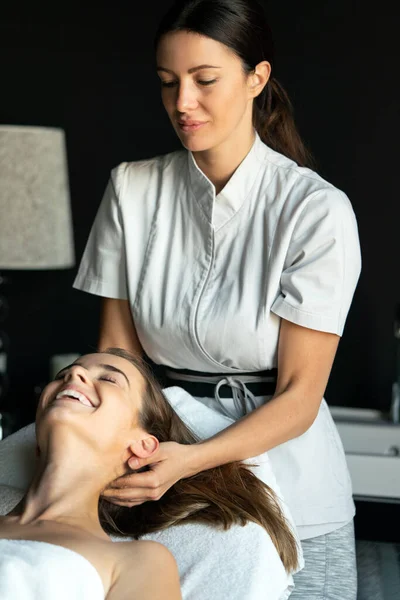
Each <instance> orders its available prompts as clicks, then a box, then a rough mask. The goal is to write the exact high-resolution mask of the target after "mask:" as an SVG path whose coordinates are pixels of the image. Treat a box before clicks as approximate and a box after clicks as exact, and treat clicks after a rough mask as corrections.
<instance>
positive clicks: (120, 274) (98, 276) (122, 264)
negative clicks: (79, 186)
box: [73, 164, 128, 300]
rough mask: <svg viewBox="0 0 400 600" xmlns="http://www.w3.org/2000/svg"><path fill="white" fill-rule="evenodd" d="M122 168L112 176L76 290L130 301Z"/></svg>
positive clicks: (79, 270) (95, 222)
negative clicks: (122, 212) (122, 206)
mask: <svg viewBox="0 0 400 600" xmlns="http://www.w3.org/2000/svg"><path fill="white" fill-rule="evenodd" d="M124 168H125V166H124V164H121V165H120V166H119V167H117V168H116V169H113V171H112V172H111V177H110V180H109V182H108V184H107V187H106V190H105V192H104V195H103V199H102V201H101V204H100V207H99V209H98V211H97V215H96V218H95V220H94V223H93V226H92V229H91V231H90V235H89V238H88V241H87V244H86V248H85V251H84V253H83V256H82V259H81V263H80V266H79V269H78V273H77V276H76V278H75V281H74V284H73V287H75V288H77V289H80V290H83V291H85V292H89V293H91V294H96V295H98V296H104V297H107V298H119V299H121V300H126V299H127V298H128V292H127V281H126V258H125V243H124V230H123V224H122V218H121V211H120V205H119V200H118V197H119V194H120V186H121V180H122V177H123V172H124Z"/></svg>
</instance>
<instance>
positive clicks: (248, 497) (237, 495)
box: [99, 348, 298, 572]
mask: <svg viewBox="0 0 400 600" xmlns="http://www.w3.org/2000/svg"><path fill="white" fill-rule="evenodd" d="M104 352H106V353H109V354H113V355H114V356H120V357H121V358H125V359H126V360H129V361H130V362H131V363H132V364H133V365H134V366H135V367H136V368H137V369H138V371H139V372H140V373H141V375H142V376H143V378H144V380H145V382H146V386H145V391H144V395H143V398H142V409H141V413H140V415H139V422H140V425H141V427H143V429H144V430H145V431H147V432H148V433H150V434H151V435H154V436H155V437H156V438H157V439H158V440H159V441H160V442H167V441H174V442H178V443H179V444H194V443H196V442H198V441H199V440H198V438H197V437H196V436H195V435H194V434H193V433H192V432H191V431H190V429H189V428H188V427H187V426H186V424H185V423H184V422H183V421H182V420H181V419H180V417H179V416H178V415H177V413H176V412H175V411H174V410H173V408H172V407H171V405H170V404H169V402H168V401H167V400H166V398H165V396H164V394H163V392H162V390H161V387H160V386H159V384H158V382H157V381H156V379H155V377H154V375H153V374H152V372H151V371H150V369H149V367H148V365H147V364H146V363H145V362H144V361H143V360H142V359H141V358H139V357H137V356H133V355H132V354H130V353H129V352H127V351H125V350H122V349H119V348H108V349H107V350H105V351H104ZM99 516H100V522H101V524H102V527H103V529H104V530H105V531H106V532H107V533H109V534H112V535H122V536H132V537H135V538H139V537H141V536H142V535H144V534H146V533H152V532H155V531H160V530H162V529H166V528H167V527H171V526H173V525H179V524H182V523H189V522H192V523H193V522H197V523H205V524H208V525H212V526H215V527H219V528H221V529H225V530H226V529H228V528H229V527H231V526H232V525H245V524H246V523H248V522H250V521H252V522H253V523H257V524H258V525H260V526H261V527H263V528H264V529H266V531H267V532H268V533H269V535H270V537H271V539H272V542H273V543H274V545H275V547H276V549H277V551H278V553H279V556H280V558H281V560H282V562H283V565H284V566H285V569H286V570H287V571H288V572H289V571H292V570H293V569H294V568H295V567H296V566H297V563H298V548H297V544H296V539H295V537H294V535H293V532H292V530H291V528H290V525H289V524H288V522H287V521H286V519H285V516H284V514H283V513H282V510H281V508H280V505H279V502H278V501H277V498H276V496H275V493H274V491H273V490H272V489H271V488H270V487H269V486H267V485H266V484H265V483H263V482H262V481H261V480H260V479H258V477H256V475H255V474H254V473H253V472H252V471H251V468H250V467H249V466H248V465H246V464H244V463H242V462H233V463H229V464H226V465H221V466H219V467H215V468H212V469H208V470H207V471H202V472H200V473H197V474H196V475H193V476H191V477H188V478H186V479H181V480H180V481H178V482H177V483H175V485H173V486H172V487H171V488H170V489H169V490H168V491H167V492H166V493H165V494H164V495H163V496H162V497H161V498H160V499H159V500H157V501H149V502H144V503H143V504H140V505H139V506H133V507H132V508H127V507H120V506H116V505H114V504H112V503H110V502H108V501H107V500H105V499H104V498H100V501H99Z"/></svg>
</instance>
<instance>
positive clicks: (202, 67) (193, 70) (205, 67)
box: [157, 65, 222, 75]
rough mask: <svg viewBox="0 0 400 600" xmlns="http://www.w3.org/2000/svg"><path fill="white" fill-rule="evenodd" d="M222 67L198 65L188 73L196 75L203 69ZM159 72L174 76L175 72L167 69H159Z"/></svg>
mask: <svg viewBox="0 0 400 600" xmlns="http://www.w3.org/2000/svg"><path fill="white" fill-rule="evenodd" d="M221 68H222V67H216V66H214V65H198V66H197V67H192V68H191V69H188V73H195V72H196V71H200V70H201V69H221ZM157 71H165V72H166V73H171V74H172V75H174V72H173V71H171V70H170V69H166V68H165V67H157Z"/></svg>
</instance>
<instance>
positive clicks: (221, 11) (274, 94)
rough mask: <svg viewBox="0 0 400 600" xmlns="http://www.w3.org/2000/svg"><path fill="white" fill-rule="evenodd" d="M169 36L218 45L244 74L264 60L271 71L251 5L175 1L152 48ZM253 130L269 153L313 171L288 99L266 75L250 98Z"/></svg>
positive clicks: (266, 36)
mask: <svg viewBox="0 0 400 600" xmlns="http://www.w3.org/2000/svg"><path fill="white" fill-rule="evenodd" d="M175 31H191V32H194V33H198V34H200V35H204V36H206V37H209V38H212V39H213V40H216V41H217V42H220V43H221V44H224V45H225V46H227V47H228V48H230V49H231V50H233V52H235V54H236V55H237V56H239V58H240V59H241V60H242V63H243V67H244V69H245V71H246V72H247V73H251V72H252V71H253V70H254V69H255V67H256V65H257V64H258V63H260V62H262V61H264V60H266V61H268V62H269V63H270V64H271V67H272V73H273V71H274V58H273V43H272V35H271V30H270V27H269V25H268V22H267V19H266V16H265V13H264V10H263V8H262V7H261V6H260V4H259V3H258V2H257V1H256V0H176V2H175V3H174V4H173V5H172V7H171V8H170V9H169V10H168V12H167V13H166V14H165V15H164V17H163V19H162V21H161V23H160V25H159V28H158V30H157V33H156V36H155V47H156V48H157V46H158V43H159V41H160V39H161V38H162V36H164V35H165V34H167V33H171V32H175ZM253 124H254V127H255V129H256V131H257V132H258V134H259V135H260V137H261V139H262V140H263V141H264V142H265V143H266V144H267V145H268V146H270V147H271V148H272V149H273V150H276V151H277V152H280V153H282V154H284V155H285V156H287V157H288V158H291V159H292V160H294V161H295V162H296V163H297V164H299V165H301V166H313V160H312V157H311V154H310V153H309V151H308V150H307V149H306V147H305V145H304V143H303V141H302V139H301V137H300V134H299V132H298V131H297V128H296V125H295V122H294V117H293V108H292V104H291V102H290V100H289V97H288V95H287V93H286V92H285V90H284V88H283V87H282V86H281V84H280V83H279V82H278V81H277V79H276V78H275V77H274V76H273V75H272V74H271V77H270V79H269V81H268V83H267V84H266V86H265V87H264V89H263V91H262V92H261V94H260V95H259V96H257V98H255V101H254V104H253Z"/></svg>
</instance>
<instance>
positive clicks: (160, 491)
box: [103, 442, 197, 507]
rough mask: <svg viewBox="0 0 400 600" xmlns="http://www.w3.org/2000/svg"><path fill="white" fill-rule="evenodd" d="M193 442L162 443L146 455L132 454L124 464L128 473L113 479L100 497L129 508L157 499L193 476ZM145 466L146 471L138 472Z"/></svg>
mask: <svg viewBox="0 0 400 600" xmlns="http://www.w3.org/2000/svg"><path fill="white" fill-rule="evenodd" d="M196 447H197V444H193V445H184V444H178V443H176V442H163V443H161V444H160V446H159V449H158V450H157V451H156V452H155V453H154V454H152V455H151V457H149V458H138V457H132V458H131V459H130V460H129V462H128V464H129V467H130V468H131V469H132V471H133V472H132V474H127V475H123V476H122V477H119V478H118V479H116V480H115V481H113V482H112V483H111V484H110V485H109V487H108V488H107V489H105V490H104V492H103V497H104V498H105V499H106V500H107V501H109V502H112V503H113V504H117V505H118V506H127V507H132V506H136V505H138V504H142V503H143V502H147V501H149V500H153V501H155V500H159V499H160V498H161V496H163V495H164V494H165V492H166V491H167V490H169V488H171V487H172V486H173V485H174V484H175V483H176V482H177V481H179V480H180V479H185V478H186V477H190V476H191V475H194V471H193V470H192V468H191V463H192V458H193V455H194V453H195V452H196ZM143 467H147V468H148V470H146V471H142V472H138V470H139V469H142V468H143Z"/></svg>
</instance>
